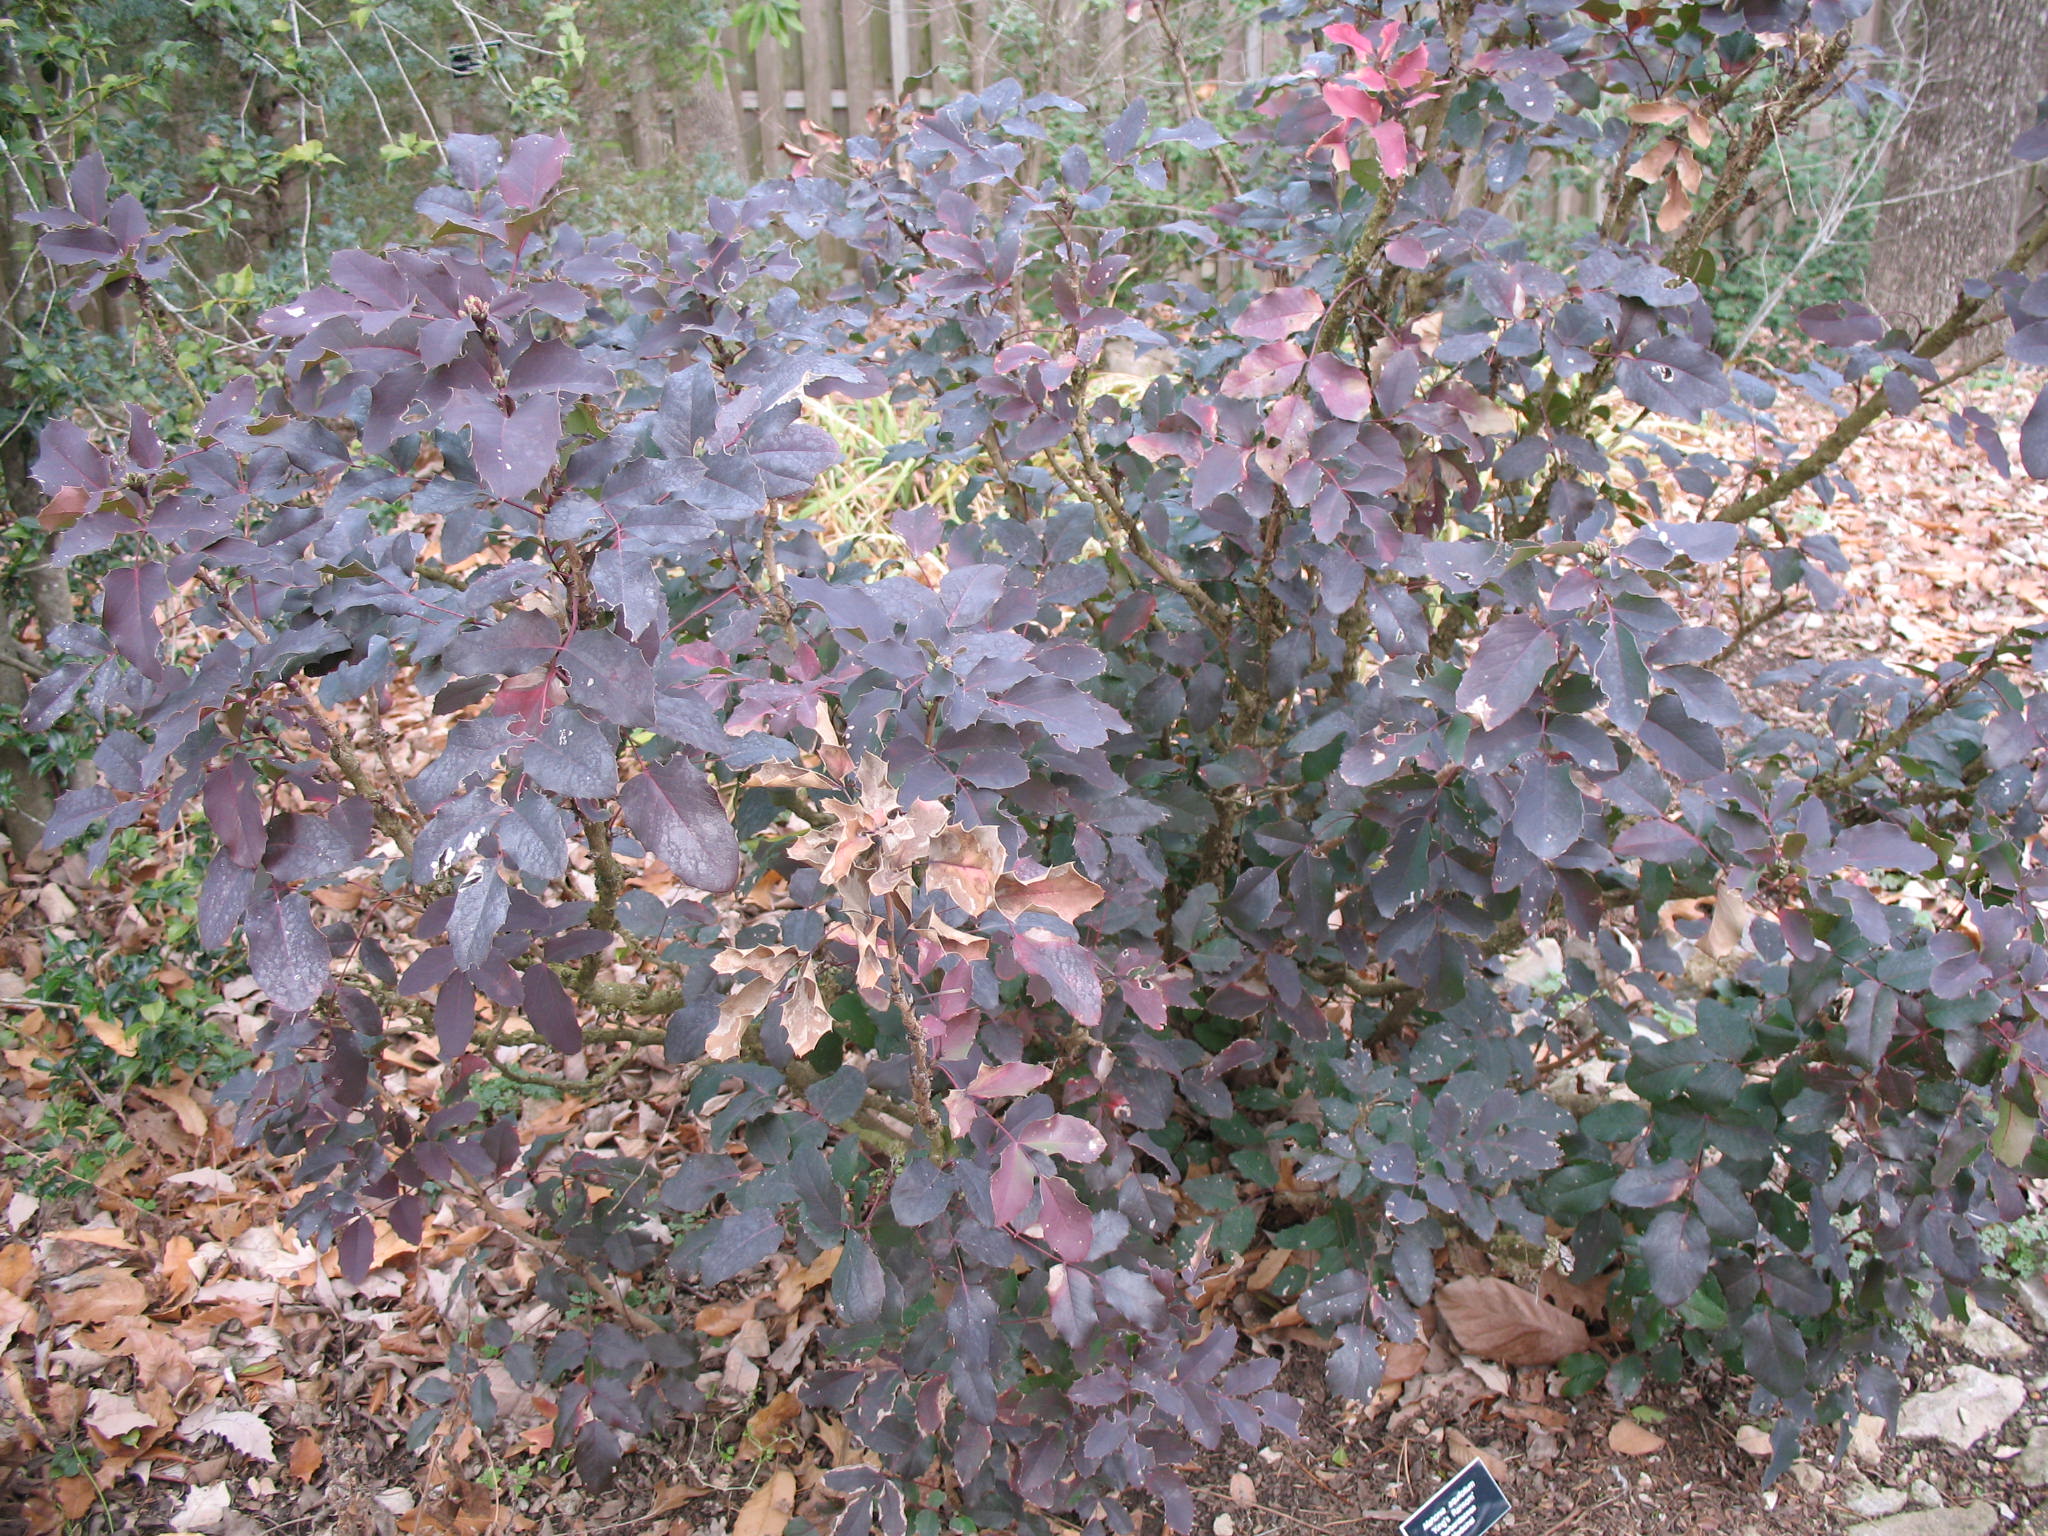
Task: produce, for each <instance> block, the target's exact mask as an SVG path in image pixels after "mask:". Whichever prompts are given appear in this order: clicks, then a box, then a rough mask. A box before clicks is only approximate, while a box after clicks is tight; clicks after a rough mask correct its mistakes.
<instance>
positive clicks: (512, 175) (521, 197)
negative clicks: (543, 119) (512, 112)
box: [498, 133, 569, 213]
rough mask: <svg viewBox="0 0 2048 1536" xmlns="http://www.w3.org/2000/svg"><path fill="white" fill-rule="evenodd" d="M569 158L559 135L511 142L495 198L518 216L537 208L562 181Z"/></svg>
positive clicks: (566, 144) (566, 143)
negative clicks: (510, 151)
mask: <svg viewBox="0 0 2048 1536" xmlns="http://www.w3.org/2000/svg"><path fill="white" fill-rule="evenodd" d="M568 158H569V141H568V139H566V138H565V137H563V136H562V135H561V134H559V133H529V134H528V135H526V137H524V138H522V139H515V140H513V143H512V153H511V154H509V155H507V156H506V157H505V164H504V167H503V169H501V170H500V171H499V172H498V196H500V197H502V198H503V199H505V204H506V206H507V207H510V208H515V209H517V210H518V211H519V212H521V213H526V212H529V211H531V210H532V209H535V208H538V207H539V206H540V205H541V204H542V203H544V202H546V201H547V200H548V194H549V193H551V192H553V191H554V190H555V184H556V183H557V182H559V181H560V180H561V179H562V166H563V164H564V162H566V161H567V160H568Z"/></svg>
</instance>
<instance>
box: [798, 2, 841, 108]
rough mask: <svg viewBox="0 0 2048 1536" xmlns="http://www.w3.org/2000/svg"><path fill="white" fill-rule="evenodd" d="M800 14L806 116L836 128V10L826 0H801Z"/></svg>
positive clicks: (800, 46)
mask: <svg viewBox="0 0 2048 1536" xmlns="http://www.w3.org/2000/svg"><path fill="white" fill-rule="evenodd" d="M797 12H798V15H800V16H801V17H802V19H803V28H804V29H803V31H802V33H801V34H799V36H798V38H797V43H798V48H799V51H800V53H801V56H802V60H803V82H804V105H803V115H804V116H805V117H807V118H809V119H810V120H811V121H812V122H814V123H816V124H817V125H818V126H819V127H820V128H823V129H826V130H827V131H833V130H835V129H836V128H837V125H836V124H835V123H834V122H833V121H832V108H831V105H830V103H831V100H832V38H831V34H832V32H834V31H836V30H837V28H834V27H833V26H832V13H831V11H830V10H829V9H828V8H827V7H826V4H825V0H799V3H798V7H797Z"/></svg>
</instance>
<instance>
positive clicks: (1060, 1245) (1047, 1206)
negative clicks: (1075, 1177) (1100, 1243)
mask: <svg viewBox="0 0 2048 1536" xmlns="http://www.w3.org/2000/svg"><path fill="white" fill-rule="evenodd" d="M1038 1191H1039V1194H1040V1195H1041V1196H1042V1204H1041V1205H1040V1206H1039V1211H1038V1224H1039V1226H1040V1227H1042V1228H1043V1229H1044V1231H1045V1240H1046V1242H1047V1243H1048V1244H1049V1245H1050V1246H1051V1248H1052V1251H1053V1252H1054V1253H1056V1254H1058V1255H1059V1256H1060V1258H1061V1259H1063V1260H1065V1261H1066V1262H1067V1263H1069V1264H1079V1263H1081V1262H1083V1261H1084V1260H1085V1259H1086V1258H1087V1257H1088V1255H1089V1254H1090V1253H1092V1252H1093V1251H1094V1249H1095V1214H1094V1212H1092V1211H1090V1210H1089V1209H1088V1207H1087V1206H1085V1205H1083V1204H1082V1203H1081V1197H1080V1196H1079V1195H1077V1194H1075V1193H1074V1187H1073V1185H1071V1184H1069V1183H1068V1182H1067V1181H1066V1180H1065V1179H1060V1178H1044V1179H1040V1180H1039V1181H1038Z"/></svg>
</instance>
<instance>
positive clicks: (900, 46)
mask: <svg viewBox="0 0 2048 1536" xmlns="http://www.w3.org/2000/svg"><path fill="white" fill-rule="evenodd" d="M909 78H910V5H909V0H889V99H890V100H891V101H901V100H902V99H903V82H904V81H905V80H908V79H909Z"/></svg>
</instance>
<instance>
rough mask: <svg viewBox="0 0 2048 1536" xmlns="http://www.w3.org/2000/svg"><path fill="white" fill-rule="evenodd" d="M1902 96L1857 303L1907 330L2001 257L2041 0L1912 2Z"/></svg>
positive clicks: (2044, 38)
mask: <svg viewBox="0 0 2048 1536" xmlns="http://www.w3.org/2000/svg"><path fill="white" fill-rule="evenodd" d="M1915 11H1916V12H1917V14H1916V15H1915V16H1914V17H1913V18H1912V21H1913V31H1912V36H1913V37H1914V38H1915V40H1916V46H1915V48H1914V56H1913V57H1911V58H1910V59H1908V60H1907V61H1905V62H1904V63H1903V64H1902V65H1901V66H1900V67H1899V68H1898V70H1897V71H1896V72H1895V73H1894V76H1893V80H1894V83H1895V84H1897V85H1898V86H1899V87H1900V88H1901V89H1902V90H1904V91H1906V92H1908V93H1909V95H1910V99H1911V109H1910V112H1909V115H1908V117H1907V120H1906V125H1905V127H1904V129H1903V130H1902V131H1901V133H1900V134H1899V136H1898V138H1897V140H1896V141H1895V142H1894V143H1893V145H1892V151H1891V157H1890V161H1889V164H1888V166H1887V170H1886V175H1885V187H1884V206H1883V208H1882V209H1881V210H1880V212H1879V214H1878V220H1877V230H1876V234H1875V236H1874V238H1873V239H1872V242H1871V257H1870V273H1869V277H1868V278H1867V280H1866V296H1867V297H1868V299H1869V302H1870V304H1871V307H1872V308H1874V309H1876V310H1877V311H1878V313H1880V314H1882V315H1883V316H1884V317H1885V318H1886V319H1888V320H1890V321H1891V322H1892V323H1893V324H1895V325H1900V326H1903V327H1905V328H1906V329H1907V330H1908V331H1909V332H1915V331H1920V330H1923V329H1925V328H1926V327H1927V326H1929V325H1931V324H1933V323H1935V322H1937V321H1938V320H1940V319H1941V318H1942V316H1944V315H1946V314H1947V313H1948V311H1949V310H1950V308H1951V307H1952V306H1953V305H1954V303H1955V300H1956V293H1957V290H1958V289H1959V288H1960V287H1961V286H1962V284H1963V283H1964V282H1965V281H1967V280H1969V279H1970V278H1976V277H1988V276H1990V275H1991V274H1992V273H1993V272H1995V271H1997V270H1998V269H1999V267H2001V266H2002V265H2003V264H2004V262H2005V259H2006V257H2007V256H2008V255H2009V254H2011V251H2012V248H2013V244H2014V241H2015V238H2016V236H2017V233H2018V228H2019V221H2020V217H2021V209H2022V204H2023V198H2024V191H2025V186H2026V174H2025V173H2026V167H2025V166H2024V165H2023V164H2022V163H2021V162H2020V161H2018V160H2015V159H2014V158H2013V156H2012V144H2013V141H2014V140H2015V139H2017V138H2018V137H2019V136H2020V133H2021V131H2022V130H2023V129H2025V128H2026V127H2027V126H2028V125H2030V124H2031V123H2032V122H2033V118H2034V107H2035V104H2036V103H2037V102H2038V101H2039V100H2040V98H2041V91H2042V84H2043V64H2044V61H2048V6H2044V4H2043V0H1918V4H1917V5H1916V6H1915Z"/></svg>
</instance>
